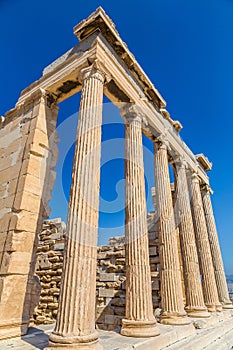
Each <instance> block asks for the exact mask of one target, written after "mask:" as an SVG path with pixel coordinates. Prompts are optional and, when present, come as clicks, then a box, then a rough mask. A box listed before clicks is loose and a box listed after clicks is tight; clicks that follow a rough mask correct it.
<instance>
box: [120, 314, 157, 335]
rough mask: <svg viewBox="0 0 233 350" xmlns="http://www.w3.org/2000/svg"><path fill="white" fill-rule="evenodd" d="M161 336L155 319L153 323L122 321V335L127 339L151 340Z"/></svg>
mask: <svg viewBox="0 0 233 350" xmlns="http://www.w3.org/2000/svg"><path fill="white" fill-rule="evenodd" d="M159 334H160V333H159V330H158V328H157V326H156V320H155V319H154V320H152V321H134V320H127V319H123V320H122V328H121V335H124V336H126V337H135V338H149V337H155V336H157V335H159Z"/></svg>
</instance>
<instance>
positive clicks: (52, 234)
mask: <svg viewBox="0 0 233 350" xmlns="http://www.w3.org/2000/svg"><path fill="white" fill-rule="evenodd" d="M153 221H154V216H153V214H149V215H148V229H149V253H150V266H151V280H152V295H153V306H154V309H156V308H158V307H159V306H160V284H159V256H158V247H157V245H158V239H157V233H156V231H155V226H154V224H152V223H153ZM64 235H65V229H64V223H62V222H61V220H60V219H55V220H51V221H45V223H44V226H43V230H42V232H41V233H40V235H39V245H38V249H37V271H36V274H37V275H38V277H39V279H40V283H41V287H42V290H41V296H40V303H39V305H38V306H37V307H36V309H35V312H34V316H33V319H34V322H35V323H36V324H40V323H53V322H55V319H56V315H57V310H58V296H59V292H60V281H61V273H62V263H63V249H64ZM125 279H126V278H125V247H124V237H114V238H111V239H110V240H109V244H108V245H105V246H100V247H98V255H97V278H96V323H97V327H98V328H100V329H105V330H113V329H117V328H118V327H120V326H121V320H122V318H123V317H124V315H125Z"/></svg>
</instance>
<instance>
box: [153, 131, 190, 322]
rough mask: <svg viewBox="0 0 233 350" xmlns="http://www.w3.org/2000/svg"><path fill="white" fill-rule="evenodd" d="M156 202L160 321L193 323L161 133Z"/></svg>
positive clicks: (156, 158)
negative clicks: (185, 299)
mask: <svg viewBox="0 0 233 350" xmlns="http://www.w3.org/2000/svg"><path fill="white" fill-rule="evenodd" d="M154 151H155V155H154V157H155V182H156V187H155V190H156V200H157V202H156V206H157V210H158V218H159V219H158V226H159V256H160V266H161V275H160V280H161V299H162V312H161V316H160V322H161V323H163V324H171V325H185V324H189V323H190V319H189V318H188V317H187V313H186V312H185V310H184V303H183V294H182V282H181V272H180V264H179V255H178V247H177V237H176V227H175V218H174V211H173V205H172V194H171V187H170V178H169V169H168V154H167V152H168V144H167V142H166V141H165V140H164V139H163V138H162V137H159V138H158V139H156V140H155V142H154Z"/></svg>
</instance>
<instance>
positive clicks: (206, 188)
mask: <svg viewBox="0 0 233 350" xmlns="http://www.w3.org/2000/svg"><path fill="white" fill-rule="evenodd" d="M201 189H202V191H203V192H206V193H207V194H213V193H214V191H213V190H212V188H211V187H210V185H208V184H203V185H202V186H201Z"/></svg>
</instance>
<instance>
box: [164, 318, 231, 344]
mask: <svg viewBox="0 0 233 350" xmlns="http://www.w3.org/2000/svg"><path fill="white" fill-rule="evenodd" d="M226 344H227V346H226ZM228 344H229V345H228ZM217 346H219V347H217ZM224 346H225V347H224ZM232 346H233V319H232V318H230V319H228V320H225V321H222V322H219V323H218V324H216V325H215V326H213V327H210V328H205V329H200V330H197V333H196V335H194V336H191V337H188V338H186V339H184V340H182V341H179V342H177V343H175V344H173V345H171V346H169V347H167V348H166V350H204V349H205V350H207V349H208V350H213V349H214V350H218V349H219V350H220V349H224V350H228V349H231V348H232Z"/></svg>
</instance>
